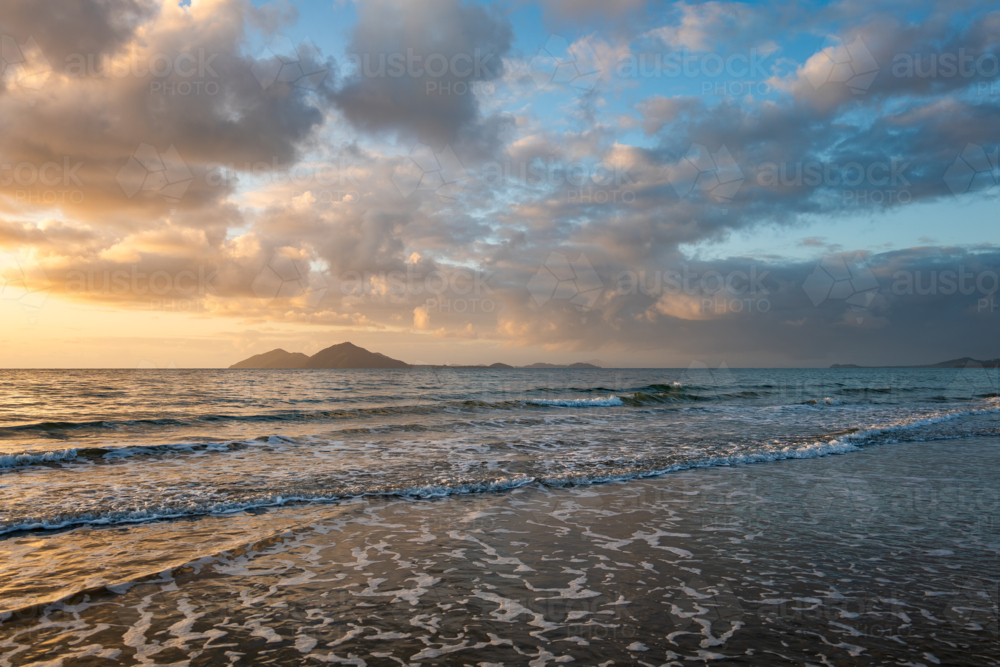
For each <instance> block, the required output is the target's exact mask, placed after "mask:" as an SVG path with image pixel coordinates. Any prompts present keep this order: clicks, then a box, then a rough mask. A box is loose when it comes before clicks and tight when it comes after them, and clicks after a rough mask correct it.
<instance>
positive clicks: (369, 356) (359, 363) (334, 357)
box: [230, 342, 410, 369]
mask: <svg viewBox="0 0 1000 667" xmlns="http://www.w3.org/2000/svg"><path fill="white" fill-rule="evenodd" d="M409 367H410V365H409V364H408V363H406V362H404V361H399V360H398V359H392V358H390V357H387V356H385V355H384V354H381V353H379V352H369V351H368V350H366V349H365V348H363V347H358V346H357V345H355V344H354V343H350V342H344V343H339V344H337V345H331V346H330V347H328V348H326V349H323V350H320V351H319V352H317V353H316V354H314V355H312V356H311V357H309V356H306V355H305V354H302V353H301V352H286V351H285V350H282V349H281V348H278V349H275V350H271V351H270V352H265V353H263V354H255V355H254V356H252V357H250V358H249V359H244V360H243V361H240V362H238V363H235V364H233V365H232V366H230V368H242V369H278V368H286V369H287V368H409Z"/></svg>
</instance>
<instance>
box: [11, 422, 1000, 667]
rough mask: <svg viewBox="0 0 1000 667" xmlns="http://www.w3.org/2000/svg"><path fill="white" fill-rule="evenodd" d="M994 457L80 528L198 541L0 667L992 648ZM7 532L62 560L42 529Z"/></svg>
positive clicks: (764, 469)
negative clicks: (184, 523) (187, 555)
mask: <svg viewBox="0 0 1000 667" xmlns="http://www.w3.org/2000/svg"><path fill="white" fill-rule="evenodd" d="M998 464H1000V440H998V439H997V438H995V437H994V438H989V437H979V438H966V439H955V440H938V441H931V442H908V443H895V444H885V445H880V446H877V447H871V448H867V449H865V450H863V451H858V452H851V453H849V454H845V455H833V456H824V457H819V458H809V459H796V460H784V461H776V462H768V463H759V464H754V465H737V466H722V467H704V468H698V469H692V470H686V471H678V472H673V473H669V474H665V475H661V476H657V477H653V478H647V479H634V480H630V481H626V482H614V483H605V484H591V485H584V486H569V487H564V488H554V487H551V486H544V485H539V484H529V485H525V486H522V487H520V488H517V489H513V490H508V491H505V492H502V493H481V494H458V495H449V496H446V497H441V498H434V499H414V498H375V499H372V498H356V499H351V500H345V501H343V502H339V503H335V504H326V505H317V504H311V505H297V506H286V507H279V508H273V509H269V510H262V511H261V512H260V513H257V514H250V513H241V514H238V515H229V516H224V517H206V518H204V519H202V520H200V522H199V521H195V522H191V523H193V524H194V525H193V526H190V527H186V528H182V527H180V526H178V524H177V522H154V523H146V524H138V525H130V526H127V527H106V528H78V529H75V530H81V531H82V530H86V531H89V532H90V533H91V535H92V537H91V538H90V539H91V540H94V539H97V540H103V541H104V543H105V545H106V548H107V550H108V557H107V558H106V559H105V562H107V563H113V562H114V561H115V560H116V558H117V560H119V561H121V562H128V563H130V564H131V566H132V567H133V568H135V567H136V565H135V563H134V561H132V560H131V559H128V558H127V557H125V555H127V552H129V551H130V550H132V551H142V550H141V549H130V545H149V544H156V543H159V544H161V545H163V546H164V547H165V546H166V545H169V544H170V543H172V542H176V543H177V551H183V550H184V549H190V550H191V551H192V553H195V552H197V553H201V554H202V555H201V556H200V557H198V558H197V559H193V560H190V561H186V562H183V563H173V564H172V565H171V566H170V567H167V568H161V569H157V566H158V561H156V560H155V559H153V560H151V561H150V562H149V563H148V566H149V567H150V568H151V570H150V571H148V572H146V573H145V574H143V575H141V576H135V575H136V574H137V573H136V572H135V571H132V572H131V573H129V574H130V576H124V577H122V578H121V579H120V580H119V581H118V582H117V583H110V581H111V580H113V579H115V573H114V572H113V570H114V567H110V568H109V571H106V572H105V573H104V575H103V577H104V578H105V579H107V581H106V582H104V583H101V582H100V581H98V579H101V576H97V577H96V578H95V580H94V583H96V584H99V585H95V586H93V587H92V588H90V589H89V590H88V591H87V592H78V593H76V594H74V595H72V596H70V597H69V598H68V599H65V600H62V601H60V602H57V603H52V604H48V605H41V606H27V607H25V608H22V609H20V610H18V611H16V612H7V613H5V614H4V616H3V622H2V624H0V650H2V652H3V655H4V657H3V664H4V665H30V664H65V665H72V664H92V665H98V664H175V665H181V664H184V665H187V664H190V665H199V664H205V665H207V664H230V665H238V664H313V663H315V664H321V663H332V664H354V665H391V664H403V665H410V664H446V665H482V666H486V665H500V664H502V665H506V664H530V665H539V666H540V665H546V664H560V663H571V664H592V665H598V664H600V665H663V664H689V663H690V662H692V661H709V662H713V663H714V664H834V665H836V664H860V665H868V664H871V665H876V664H878V665H881V664H925V665H931V664H950V665H955V664H969V665H973V664H975V665H991V664H997V663H998V662H1000V660H998V657H997V656H998V652H997V647H998V630H997V601H998V600H997V590H998V588H997V587H998V582H1000V578H998V575H997V573H998V572H1000V568H998V567H997V566H998V565H1000V530H998V523H997V520H998V513H1000V498H998V487H997V485H996V474H995V471H996V470H997V465H998ZM199 523H202V524H204V525H200V526H199V525H198V524H199ZM227 527H228V528H229V529H230V530H231V531H232V534H229V535H227V534H225V530H226V528H227ZM237 528H238V530H237ZM188 533H190V534H192V535H193V538H192V539H191V540H189V541H188V542H187V543H185V540H184V538H183V537H182V535H184V534H188ZM240 535H243V536H248V535H256V536H258V537H259V539H256V540H255V541H252V542H244V543H241V544H240V543H239V539H238V538H239V536H240ZM199 542H200V543H199ZM213 543H214V545H215V546H216V548H217V551H215V552H214V553H210V554H209V553H206V549H208V548H209V547H210V546H212V545H213ZM0 544H2V545H3V546H2V547H0V548H3V549H4V551H5V554H4V555H5V557H9V556H10V555H11V554H13V553H17V557H18V558H19V559H20V561H21V562H23V563H26V564H28V563H32V562H52V561H53V560H54V559H53V556H52V555H51V554H46V553H45V550H46V549H47V548H50V547H51V545H50V544H47V541H46V540H45V539H42V538H39V537H38V536H35V535H31V534H28V535H24V536H20V537H16V536H15V537H11V538H9V539H8V540H6V541H5V542H3V543H0ZM115 549H117V550H118V551H119V552H120V553H118V554H117V556H116V555H115V554H112V553H110V552H111V551H114V550H115ZM146 550H147V551H148V548H147V549H146ZM209 550H210V549H209ZM167 551H169V550H165V553H164V555H163V556H162V558H164V559H169V554H168V553H166V552H167ZM123 554H124V555H123ZM92 555H93V554H92ZM56 556H57V558H56V559H55V560H64V559H62V558H59V557H58V556H60V554H56ZM181 560H183V559H181ZM73 567H76V568H80V569H83V570H87V569H91V570H93V571H94V572H96V570H97V567H98V563H95V562H89V563H88V562H79V563H77V564H76V565H75V566H69V568H68V569H70V570H72V569H73ZM78 576H79V572H77V573H75V575H74V574H70V573H67V577H68V578H74V577H78ZM37 581H43V579H41V578H39V579H38V580H37ZM109 584H110V585H109ZM26 592H27V591H26Z"/></svg>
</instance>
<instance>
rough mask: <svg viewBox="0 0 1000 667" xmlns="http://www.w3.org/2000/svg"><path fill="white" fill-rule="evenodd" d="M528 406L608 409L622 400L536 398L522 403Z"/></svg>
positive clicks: (618, 398) (616, 397)
mask: <svg viewBox="0 0 1000 667" xmlns="http://www.w3.org/2000/svg"><path fill="white" fill-rule="evenodd" d="M524 402H525V403H527V404H529V405H548V406H553V407H562V408H609V407H615V406H619V405H622V404H623V403H622V399H621V398H620V397H618V396H605V397H603V398H576V399H568V400H564V399H558V398H552V399H542V398H536V399H531V400H528V401H524Z"/></svg>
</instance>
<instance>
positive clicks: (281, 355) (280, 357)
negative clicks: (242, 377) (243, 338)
mask: <svg viewBox="0 0 1000 667" xmlns="http://www.w3.org/2000/svg"><path fill="white" fill-rule="evenodd" d="M308 360H309V357H307V356H306V355H304V354H302V353H301V352H285V351H284V350H282V349H281V348H278V349H277V350H271V351H270V352H265V353H264V354H255V355H253V356H252V357H250V358H249V359H244V360H243V361H241V362H239V363H238V364H233V365H232V366H230V368H298V367H300V366H301V365H302V364H304V363H305V362H307V361H308Z"/></svg>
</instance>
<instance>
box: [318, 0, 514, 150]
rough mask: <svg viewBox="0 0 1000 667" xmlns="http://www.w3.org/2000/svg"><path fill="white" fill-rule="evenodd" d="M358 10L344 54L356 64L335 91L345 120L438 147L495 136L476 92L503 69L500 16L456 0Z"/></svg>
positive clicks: (507, 38)
mask: <svg viewBox="0 0 1000 667" xmlns="http://www.w3.org/2000/svg"><path fill="white" fill-rule="evenodd" d="M358 14H359V16H358V24H357V25H356V26H355V27H354V29H353V30H352V36H351V43H350V44H349V46H348V55H347V61H348V62H349V63H351V66H353V67H355V68H356V69H355V71H354V72H353V74H351V75H350V76H348V78H347V79H346V80H345V81H344V84H343V86H342V87H341V89H340V91H339V92H338V94H337V96H336V103H337V106H338V108H340V110H341V111H342V112H343V113H344V115H345V116H346V117H347V119H348V120H349V121H350V122H351V123H352V124H354V125H355V126H356V127H358V128H360V129H362V130H365V131H367V132H375V133H379V132H388V133H392V134H399V135H401V136H403V137H406V138H408V139H410V140H417V141H420V142H423V143H425V144H428V145H430V146H432V147H434V148H435V149H438V150H440V149H441V148H443V146H444V145H445V144H449V143H454V142H456V141H459V140H461V141H463V142H470V141H471V142H472V143H479V142H482V141H486V142H490V141H495V139H493V138H492V137H495V136H496V132H497V129H498V128H497V127H496V123H495V122H483V120H482V119H481V117H480V111H479V103H478V101H477V99H476V94H477V93H478V92H479V91H481V90H483V86H484V85H492V82H493V81H495V80H497V79H498V78H499V77H501V76H502V75H503V68H504V65H503V60H502V59H503V57H504V55H505V54H506V53H507V52H508V50H509V49H510V44H511V41H512V39H513V33H512V31H511V27H510V25H509V23H508V22H507V21H506V19H504V18H502V17H499V16H497V15H496V14H494V13H491V12H490V11H489V10H487V9H486V8H484V7H482V6H479V5H474V4H463V3H461V2H459V1H458V0H432V1H431V2H423V3H413V2H403V1H401V0H375V1H373V2H366V3H362V4H359V5H358ZM480 135H482V138H480Z"/></svg>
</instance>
